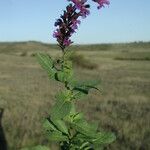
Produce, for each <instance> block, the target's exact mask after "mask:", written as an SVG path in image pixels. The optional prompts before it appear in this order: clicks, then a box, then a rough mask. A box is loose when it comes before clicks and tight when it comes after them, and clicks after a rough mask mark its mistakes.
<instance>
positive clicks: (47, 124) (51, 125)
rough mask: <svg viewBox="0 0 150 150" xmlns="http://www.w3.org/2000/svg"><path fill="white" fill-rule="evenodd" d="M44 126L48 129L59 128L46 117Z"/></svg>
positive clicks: (55, 129) (54, 129)
mask: <svg viewBox="0 0 150 150" xmlns="http://www.w3.org/2000/svg"><path fill="white" fill-rule="evenodd" d="M43 128H44V129H45V130H47V131H57V128H56V127H55V126H54V124H53V123H51V121H50V120H48V119H45V121H44V123H43Z"/></svg>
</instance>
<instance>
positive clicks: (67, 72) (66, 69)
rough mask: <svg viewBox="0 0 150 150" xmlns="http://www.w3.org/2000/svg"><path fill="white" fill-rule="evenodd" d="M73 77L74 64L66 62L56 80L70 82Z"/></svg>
mask: <svg viewBox="0 0 150 150" xmlns="http://www.w3.org/2000/svg"><path fill="white" fill-rule="evenodd" d="M72 76H73V71H72V63H71V62H70V61H65V62H64V63H63V67H62V70H61V71H58V72H57V74H56V76H55V79H56V80H57V81H60V82H70V80H71V79H72Z"/></svg>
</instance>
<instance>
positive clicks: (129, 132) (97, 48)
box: [0, 42, 150, 150]
mask: <svg viewBox="0 0 150 150" xmlns="http://www.w3.org/2000/svg"><path fill="white" fill-rule="evenodd" d="M78 48H80V50H78ZM70 49H75V50H76V51H78V53H79V54H80V55H82V56H84V57H85V58H86V60H89V61H90V62H92V63H94V64H96V65H97V68H96V69H94V70H90V69H87V68H81V67H78V66H76V67H75V70H76V76H77V77H78V78H80V79H86V78H87V79H91V78H94V79H95V78H98V79H101V80H102V84H101V85H100V86H99V87H100V88H101V89H102V93H98V92H96V91H91V94H90V95H89V96H88V97H87V98H85V99H84V100H83V101H81V102H79V103H78V109H79V110H81V111H83V112H84V113H85V114H86V116H87V119H89V120H92V121H96V120H98V121H99V123H100V126H99V127H102V128H104V129H105V130H111V131H113V132H115V133H116V135H117V140H116V142H115V143H113V144H112V145H111V146H110V147H107V150H148V149H150V130H149V129H150V101H149V100H150V92H149V91H150V63H149V61H141V60H140V59H139V60H134V61H132V60H131V59H130V60H126V61H122V60H121V59H120V60H116V59H115V58H116V57H118V56H119V57H124V56H125V55H126V56H128V57H129V56H130V57H131V54H133V53H134V54H136V55H134V57H136V56H137V57H139V55H140V58H142V57H145V54H146V55H148V56H149V55H150V43H131V44H110V45H107V44H106V45H89V46H73V47H71V48H70ZM41 50H43V51H45V52H48V53H50V55H52V56H53V57H58V56H60V55H61V52H60V51H58V50H57V46H55V45H48V44H42V43H37V42H27V43H1V44H0V107H3V108H5V112H4V118H3V126H4V129H5V132H6V137H7V140H8V144H9V149H10V150H17V149H19V148H21V147H24V146H31V145H36V144H40V143H43V144H48V142H47V140H46V139H45V138H44V136H43V132H42V127H41V124H42V123H41V122H42V119H43V117H45V116H46V115H47V112H49V109H50V108H51V106H52V105H53V103H54V95H55V93H56V92H57V91H59V90H60V89H61V85H59V84H58V83H57V82H54V81H51V80H49V79H48V78H47V75H46V73H45V72H44V71H43V70H42V69H41V67H40V66H39V65H38V63H37V61H36V59H35V57H31V56H34V54H35V53H36V52H38V51H41ZM21 54H26V55H23V57H22V55H21ZM141 54H142V55H141Z"/></svg>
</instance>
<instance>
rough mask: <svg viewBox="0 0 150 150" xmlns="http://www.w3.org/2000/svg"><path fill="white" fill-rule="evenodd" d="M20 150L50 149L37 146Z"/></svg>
mask: <svg viewBox="0 0 150 150" xmlns="http://www.w3.org/2000/svg"><path fill="white" fill-rule="evenodd" d="M21 150H50V148H48V147H46V146H42V145H38V146H35V147H31V148H23V149H21Z"/></svg>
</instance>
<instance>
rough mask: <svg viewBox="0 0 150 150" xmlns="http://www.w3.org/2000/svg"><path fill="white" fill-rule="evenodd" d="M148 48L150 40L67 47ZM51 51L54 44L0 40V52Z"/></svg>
mask: <svg viewBox="0 0 150 150" xmlns="http://www.w3.org/2000/svg"><path fill="white" fill-rule="evenodd" d="M141 48H142V49H143V48H144V49H150V42H133V43H119V44H89V45H73V46H70V47H69V49H74V50H92V51H93V50H94V51H99V50H101V51H106V50H121V51H128V50H131V49H137V50H138V49H141ZM49 50H50V51H52V50H59V47H58V46H57V45H56V44H46V43H42V42H36V41H28V42H0V53H14V52H31V51H32V52H38V51H49Z"/></svg>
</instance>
